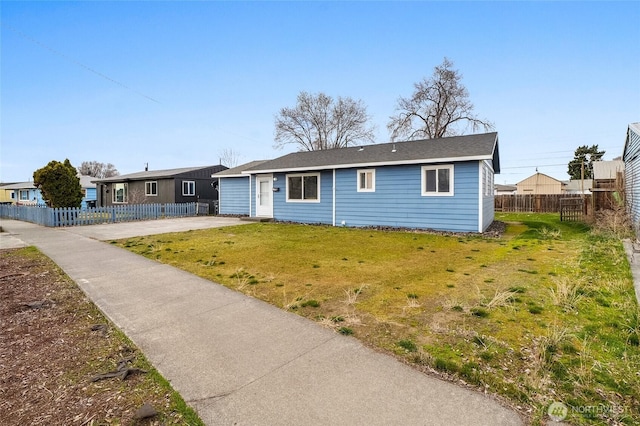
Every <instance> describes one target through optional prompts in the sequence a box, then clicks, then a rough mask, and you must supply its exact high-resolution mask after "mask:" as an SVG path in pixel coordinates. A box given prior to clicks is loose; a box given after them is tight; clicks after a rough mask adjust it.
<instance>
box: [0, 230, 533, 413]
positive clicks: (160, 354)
mask: <svg viewBox="0 0 640 426" xmlns="http://www.w3.org/2000/svg"><path fill="white" fill-rule="evenodd" d="M193 219H196V218H193ZM202 219H207V218H202ZM210 219H211V220H210V221H209V222H208V225H207V226H206V227H214V226H224V225H229V224H235V223H240V222H239V221H237V220H235V219H228V218H223V220H222V221H221V220H220V218H210ZM214 219H215V220H214ZM0 226H1V227H2V228H3V229H4V230H5V231H8V234H6V233H3V234H0V248H3V247H5V248H6V247H8V246H9V244H8V243H7V242H8V241H9V239H11V241H12V242H16V241H21V242H24V243H26V244H29V245H35V246H36V247H38V248H39V249H40V250H41V251H42V252H44V253H45V254H46V255H47V256H49V257H50V258H51V259H52V260H53V261H54V262H56V263H57V264H58V265H59V266H60V267H61V268H62V269H63V270H64V271H65V272H66V273H67V274H68V275H69V276H70V277H71V278H72V279H73V280H74V281H75V282H76V283H78V285H79V286H80V287H81V288H82V289H83V290H84V291H85V292H86V294H87V295H88V296H89V297H90V298H91V299H92V300H93V301H94V303H95V304H96V305H98V307H99V308H100V309H101V310H102V311H103V312H104V313H105V314H106V315H107V316H108V317H109V318H110V319H111V320H112V321H113V322H114V323H115V325H116V326H117V327H119V328H120V329H121V330H122V331H123V332H124V333H126V335H127V336H128V337H129V338H130V339H131V340H132V341H133V342H134V343H135V344H136V345H137V346H138V347H139V348H140V349H141V350H142V351H143V352H144V354H145V355H146V356H147V358H148V359H149V360H150V361H151V362H152V363H153V365H154V366H155V367H156V368H157V369H158V370H159V371H160V373H161V374H162V375H163V376H164V377H165V378H166V379H168V380H169V381H170V382H171V384H172V385H173V386H174V388H175V389H176V390H177V391H178V392H179V393H180V394H181V395H182V397H183V398H184V399H185V400H186V401H187V403H188V404H189V405H191V406H192V407H194V408H195V409H196V410H197V412H198V414H199V415H200V417H201V418H202V420H203V421H204V422H205V423H206V424H208V425H396V424H398V425H399V424H405V425H447V426H448V425H520V424H523V422H522V419H521V418H520V416H519V415H518V414H517V413H516V412H514V411H512V410H510V409H508V408H505V407H504V406H502V405H500V404H499V403H498V402H497V401H496V400H494V399H492V398H489V397H487V396H485V395H483V394H481V393H477V392H473V391H470V390H468V389H464V388H462V387H459V386H457V385H455V384H452V383H448V382H444V381H441V380H438V379H436V378H434V377H430V376H427V375H424V374H422V373H420V372H418V371H416V370H414V369H412V368H410V367H408V366H406V365H404V364H402V363H401V362H398V361H397V360H395V359H394V358H392V357H390V356H387V355H385V354H380V353H377V352H375V351H373V350H371V349H368V348H366V347H364V346H363V345H362V344H360V343H359V342H358V341H357V340H356V339H354V338H351V337H345V336H342V335H339V334H337V333H335V332H333V331H332V330H329V329H326V328H323V327H321V326H319V325H318V324H316V323H314V322H312V321H309V320H307V319H305V318H302V317H299V316H297V315H295V314H292V313H289V312H284V311H282V310H280V309H278V308H275V307H273V306H271V305H269V304H266V303H263V302H261V301H258V300H256V299H252V298H250V297H246V296H244V295H242V294H240V293H237V292H234V291H232V290H229V289H227V288H226V287H223V286H221V285H218V284H215V283H212V282H211V281H207V280H204V279H201V278H198V277H196V276H194V275H192V274H189V273H186V272H183V271H180V270H178V269H176V268H173V267H171V266H167V265H163V264H160V263H158V262H155V261H152V260H149V259H146V258H144V257H142V256H138V255H135V254H132V253H130V252H128V251H126V250H123V249H120V248H118V247H114V246H113V245H110V244H106V243H103V242H100V241H98V240H107V239H113V238H122V237H130V236H133V235H135V234H148V233H163V232H173V231H175V230H186V229H200V228H191V226H196V221H192V220H191V218H190V219H174V220H158V221H152V222H144V223H141V222H138V223H135V224H113V225H101V226H102V228H101V227H99V226H93V227H92V226H86V227H75V228H63V229H51V228H44V227H41V226H37V225H33V224H30V223H25V222H18V221H11V220H2V221H0ZM197 226H199V227H204V226H205V225H203V224H202V223H199V225H197ZM134 231H135V234H131V232H134Z"/></svg>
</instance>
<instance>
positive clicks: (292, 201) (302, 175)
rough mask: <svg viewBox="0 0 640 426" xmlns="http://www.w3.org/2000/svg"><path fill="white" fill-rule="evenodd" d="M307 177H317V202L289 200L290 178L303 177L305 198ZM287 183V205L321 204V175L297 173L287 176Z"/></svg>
mask: <svg viewBox="0 0 640 426" xmlns="http://www.w3.org/2000/svg"><path fill="white" fill-rule="evenodd" d="M306 176H316V177H317V182H318V184H317V191H318V198H317V199H315V200H305V199H304V198H303V199H301V200H292V199H291V198H289V178H292V177H301V178H302V196H303V197H304V178H305V177H306ZM285 181H286V186H287V203H319V202H320V173H295V174H288V175H285Z"/></svg>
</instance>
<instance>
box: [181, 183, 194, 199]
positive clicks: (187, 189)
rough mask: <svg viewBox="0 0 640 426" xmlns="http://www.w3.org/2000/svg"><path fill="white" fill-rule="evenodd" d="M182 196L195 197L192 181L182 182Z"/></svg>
mask: <svg viewBox="0 0 640 426" xmlns="http://www.w3.org/2000/svg"><path fill="white" fill-rule="evenodd" d="M182 195H185V196H193V195H196V182H195V181H193V180H185V181H182Z"/></svg>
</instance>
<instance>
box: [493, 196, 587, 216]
mask: <svg viewBox="0 0 640 426" xmlns="http://www.w3.org/2000/svg"><path fill="white" fill-rule="evenodd" d="M563 199H577V200H582V199H584V200H585V205H587V206H588V205H590V204H591V195H581V194H535V195H534V194H508V195H496V196H495V201H494V207H495V210H496V211H500V212H528V213H559V212H560V200H563Z"/></svg>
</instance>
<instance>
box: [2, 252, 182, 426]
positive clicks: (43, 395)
mask: <svg viewBox="0 0 640 426" xmlns="http://www.w3.org/2000/svg"><path fill="white" fill-rule="evenodd" d="M0 300H2V303H1V304H0V330H2V333H0V419H2V424H3V425H8V426H9V425H27V424H28V425H98V424H99V425H111V424H119V425H157V424H190V423H192V422H191V421H188V420H187V419H185V418H184V417H183V415H182V414H180V413H179V412H177V411H176V410H175V404H176V401H175V397H176V396H175V394H174V392H173V391H172V390H171V389H170V388H168V387H167V386H166V385H162V384H160V382H159V380H158V375H157V373H155V372H154V371H151V370H153V369H152V367H151V366H150V365H149V364H148V362H147V361H146V360H145V359H144V357H143V355H142V354H141V353H140V352H139V351H138V350H137V349H136V348H135V347H134V346H133V345H132V344H131V343H130V342H129V341H128V340H127V339H126V338H125V337H124V336H123V335H122V334H121V333H120V332H119V331H118V330H115V329H114V328H113V327H112V325H111V324H110V323H109V322H108V321H107V320H106V319H105V318H104V317H103V316H102V314H101V313H100V312H99V311H98V310H97V309H96V308H95V306H94V305H93V303H91V301H89V300H88V299H87V298H86V297H85V295H84V293H82V291H80V289H79V288H78V287H77V286H76V285H75V283H73V282H72V281H71V280H70V279H69V278H68V277H67V276H66V275H64V274H63V273H62V271H61V270H60V269H59V268H58V267H57V266H56V265H55V264H53V263H52V262H51V261H50V260H49V259H48V258H46V257H45V256H43V255H42V254H40V253H39V252H38V251H37V250H35V249H33V248H27V249H17V250H0ZM123 363H124V364H123ZM125 364H126V368H127V369H129V370H130V371H129V372H130V373H135V374H126V375H123V374H120V375H114V377H106V378H104V380H93V381H92V379H95V377H97V376H99V375H105V374H108V373H110V372H114V371H118V370H119V369H120V370H121V371H123V368H124V367H123V366H124V365H125ZM161 380H162V379H160V381H161ZM145 403H147V405H148V406H151V407H153V408H154V409H155V413H154V415H153V416H152V417H150V418H145V419H140V418H136V414H137V417H141V415H140V413H139V412H138V410H139V409H140V408H141V407H143V406H144V405H145Z"/></svg>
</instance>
